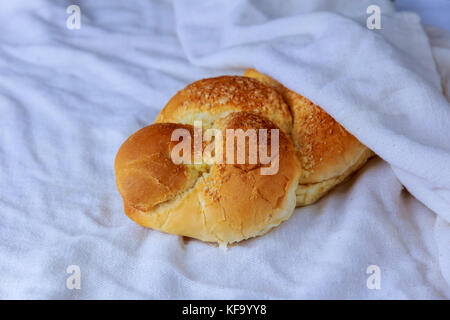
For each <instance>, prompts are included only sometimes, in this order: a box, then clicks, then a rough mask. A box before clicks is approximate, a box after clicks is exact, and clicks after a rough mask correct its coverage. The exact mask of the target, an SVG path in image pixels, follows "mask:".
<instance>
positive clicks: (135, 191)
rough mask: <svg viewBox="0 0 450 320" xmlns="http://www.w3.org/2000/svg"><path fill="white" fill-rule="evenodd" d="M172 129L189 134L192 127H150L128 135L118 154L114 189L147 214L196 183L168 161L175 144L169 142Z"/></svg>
mask: <svg viewBox="0 0 450 320" xmlns="http://www.w3.org/2000/svg"><path fill="white" fill-rule="evenodd" d="M175 129H186V130H189V131H190V132H192V127H191V126H187V125H182V124H174V123H167V124H162V123H160V124H155V125H150V126H147V127H145V128H142V129H140V130H139V131H137V132H136V133H134V134H133V135H131V136H130V137H129V138H128V139H127V140H126V141H125V142H124V143H123V144H122V146H121V147H120V149H119V151H118V152H117V155H116V159H115V163H114V167H115V171H116V180H117V188H118V189H119V192H120V193H121V194H122V196H123V197H124V199H126V200H127V202H128V204H129V205H130V206H134V207H136V208H138V209H141V210H148V209H149V208H151V207H153V206H155V205H157V204H158V203H161V202H164V201H166V200H168V199H170V198H172V197H174V196H175V195H176V194H178V193H179V192H181V191H183V190H185V189H186V188H188V187H190V186H191V185H192V184H193V182H195V179H196V177H197V176H196V173H195V172H193V171H192V170H190V169H189V168H188V167H186V166H184V165H176V164H174V163H173V162H172V160H171V157H170V151H171V148H172V146H173V144H174V142H171V139H170V138H171V134H172V132H173V130H175Z"/></svg>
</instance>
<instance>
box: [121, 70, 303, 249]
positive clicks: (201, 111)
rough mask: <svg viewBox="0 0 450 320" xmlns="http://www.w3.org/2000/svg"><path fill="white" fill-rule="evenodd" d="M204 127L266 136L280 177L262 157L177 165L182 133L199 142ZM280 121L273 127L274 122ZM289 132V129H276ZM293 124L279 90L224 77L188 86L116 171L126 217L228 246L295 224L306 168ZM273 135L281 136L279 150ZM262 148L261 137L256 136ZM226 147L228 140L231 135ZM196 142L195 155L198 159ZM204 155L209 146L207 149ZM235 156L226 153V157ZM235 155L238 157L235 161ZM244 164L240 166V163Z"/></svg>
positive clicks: (127, 147)
mask: <svg viewBox="0 0 450 320" xmlns="http://www.w3.org/2000/svg"><path fill="white" fill-rule="evenodd" d="M199 119H200V120H202V129H210V128H214V129H216V130H219V131H220V132H225V131H226V130H230V129H241V130H243V131H245V132H246V131H247V130H248V129H255V130H259V129H262V130H266V132H267V135H266V139H267V140H266V141H267V148H268V150H267V154H268V155H270V157H271V160H276V163H277V164H278V168H277V169H278V170H276V173H275V174H270V175H265V174H262V169H264V168H265V169H268V168H269V167H270V166H271V163H268V162H263V161H262V159H261V157H260V156H259V155H258V158H257V161H256V163H251V162H250V161H249V160H248V159H249V152H250V146H249V143H250V141H249V140H248V141H247V140H246V143H245V150H246V157H245V162H244V163H241V164H239V163H235V164H228V163H213V164H208V163H207V162H205V161H204V159H202V162H201V163H192V164H190V163H187V164H185V163H180V164H175V163H174V162H173V161H172V158H171V154H172V152H173V150H174V148H175V147H176V145H177V143H178V142H177V141H172V140H173V139H172V134H173V132H174V130H176V129H186V130H187V131H188V132H189V136H191V137H192V136H195V132H194V131H195V127H194V126H193V125H194V121H195V120H199ZM271 120H272V121H271ZM274 122H277V123H279V124H280V126H282V128H283V129H282V130H280V129H279V127H278V126H277V125H276V124H275V123H274ZM291 123H292V120H291V118H290V112H289V108H288V106H287V105H286V104H285V103H284V101H283V99H282V97H281V95H279V94H278V92H276V90H274V89H272V88H270V87H268V86H266V85H264V84H261V83H260V82H259V81H257V80H255V79H250V78H245V77H231V76H227V77H218V78H213V79H205V80H200V81H197V82H194V83H193V84H190V85H188V86H187V87H186V88H185V89H183V90H181V91H180V92H178V93H177V94H176V95H175V96H174V97H173V98H172V99H171V100H170V102H169V103H168V104H167V106H166V107H165V108H164V109H163V110H162V112H161V114H160V115H159V116H158V118H157V119H156V123H155V124H153V125H150V126H148V127H145V128H143V129H141V130H139V131H137V132H136V133H135V134H133V135H132V136H131V137H129V138H128V140H126V141H125V142H124V143H123V145H122V146H121V147H120V149H119V151H118V153H117V156H116V160H115V171H116V178H117V186H118V189H119V192H120V193H121V195H122V197H123V199H124V207H125V212H126V214H127V215H128V216H129V217H130V218H131V219H132V220H134V221H135V222H137V223H138V224H140V225H142V226H145V227H150V228H153V229H157V230H161V231H165V232H168V233H173V234H179V235H183V236H188V237H192V238H197V239H200V240H203V241H211V242H219V243H220V244H228V243H233V242H237V241H241V240H244V239H247V238H250V237H255V236H258V235H262V234H264V233H266V232H267V231H269V230H270V229H271V228H273V227H275V226H277V225H278V224H280V223H281V222H282V221H284V220H286V219H288V218H289V217H290V216H291V214H292V212H293V211H294V208H295V190H296V188H297V186H298V179H299V177H300V166H299V163H298V160H297V157H296V154H295V150H294V146H293V144H292V142H291V140H290V138H289V137H288V134H287V133H285V131H290V129H291V128H290V127H291ZM272 129H275V130H276V132H277V133H278V136H277V142H278V145H277V148H276V149H275V148H274V149H273V150H272V140H273V139H274V138H273V137H272V131H271V130H272ZM256 134H257V137H256V138H257V139H256V141H257V142H258V147H259V146H261V143H260V142H261V134H262V133H261V132H260V131H256ZM223 136H224V138H223V141H222V143H223V145H226V143H227V139H228V136H227V135H226V134H223ZM233 139H234V138H233ZM193 148H194V144H191V150H190V151H191V154H194V153H195V152H194V150H193ZM201 148H202V150H204V149H205V143H204V142H203V143H202V146H201ZM237 148H238V144H237V143H236V144H235V145H234V148H233V149H232V150H229V149H227V148H225V147H224V148H223V150H224V152H223V158H227V156H228V153H233V152H234V151H236V149H237ZM233 156H234V155H233ZM236 162H237V161H236Z"/></svg>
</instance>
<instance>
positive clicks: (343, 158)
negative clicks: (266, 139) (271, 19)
mask: <svg viewBox="0 0 450 320" xmlns="http://www.w3.org/2000/svg"><path fill="white" fill-rule="evenodd" d="M244 76H246V77H250V78H254V79H257V80H259V81H261V82H262V83H264V84H266V85H268V86H271V87H272V88H274V89H275V90H277V91H278V92H279V93H280V94H281V95H282V97H283V98H284V100H285V102H286V103H287V104H288V106H289V108H290V110H291V113H292V116H293V128H292V132H291V137H292V140H293V143H294V145H295V148H296V151H297V154H298V157H299V160H300V164H301V166H302V169H303V172H302V176H301V178H300V183H301V184H307V183H317V182H321V181H324V180H328V179H332V178H335V177H338V176H340V175H342V174H344V173H345V172H346V171H347V169H348V168H349V167H351V166H352V165H353V164H354V162H355V161H356V160H357V159H359V156H360V155H361V154H364V153H365V152H366V151H367V147H366V146H364V145H363V144H361V143H360V142H359V141H358V140H357V139H356V138H355V137H354V136H353V135H352V134H350V133H349V132H348V131H347V130H345V129H344V127H342V126H341V125H340V124H339V123H338V122H337V121H336V120H334V119H333V118H332V117H331V116H330V115H329V114H328V113H326V112H325V111H324V110H323V109H322V108H321V107H319V106H318V105H316V104H314V103H313V102H311V101H310V100H308V99H307V98H305V97H303V96H302V95H300V94H298V93H296V92H294V91H292V90H290V89H288V88H286V87H285V86H283V85H282V84H280V83H279V82H277V81H276V80H274V79H272V78H271V77H269V76H267V75H265V74H262V73H259V72H258V71H256V70H254V69H248V70H247V71H246V72H245V73H244Z"/></svg>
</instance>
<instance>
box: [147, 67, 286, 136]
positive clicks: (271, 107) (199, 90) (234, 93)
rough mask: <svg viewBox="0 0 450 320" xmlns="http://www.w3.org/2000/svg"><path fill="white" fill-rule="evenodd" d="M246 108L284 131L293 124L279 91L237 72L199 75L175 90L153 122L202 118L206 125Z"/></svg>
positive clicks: (183, 121) (190, 122) (191, 121)
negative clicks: (210, 75) (184, 86)
mask: <svg viewBox="0 0 450 320" xmlns="http://www.w3.org/2000/svg"><path fill="white" fill-rule="evenodd" d="M239 111H248V112H251V113H255V114H259V115H262V116H264V117H266V118H268V119H269V120H271V121H273V122H274V123H275V124H277V125H278V126H279V127H280V128H281V129H283V130H284V131H285V132H287V133H289V132H290V131H291V128H292V117H291V113H290V111H289V107H288V106H287V105H286V104H285V103H284V101H283V98H282V97H281V96H280V94H279V93H278V92H277V91H276V90H273V89H272V88H271V87H269V86H266V85H264V84H262V83H261V82H259V81H257V80H255V79H251V78H247V77H240V76H221V77H216V78H208V79H202V80H199V81H195V82H193V83H191V84H189V85H188V86H187V87H186V88H184V89H183V90H180V91H178V93H177V94H175V96H173V97H172V99H170V101H169V102H168V103H167V105H166V106H165V107H164V109H163V110H162V111H161V112H160V114H159V115H158V117H157V118H156V120H155V122H156V123H158V122H176V123H186V124H193V122H194V120H202V121H203V125H204V126H206V127H208V126H210V125H212V123H213V122H214V121H215V120H217V119H219V118H222V117H223V116H225V115H226V114H228V113H231V112H239Z"/></svg>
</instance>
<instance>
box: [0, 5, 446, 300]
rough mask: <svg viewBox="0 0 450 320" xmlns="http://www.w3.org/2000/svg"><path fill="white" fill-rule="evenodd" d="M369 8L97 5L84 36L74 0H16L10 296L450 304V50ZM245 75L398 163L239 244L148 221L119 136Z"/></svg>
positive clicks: (4, 246) (1, 286)
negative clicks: (180, 96) (188, 236)
mask: <svg viewBox="0 0 450 320" xmlns="http://www.w3.org/2000/svg"><path fill="white" fill-rule="evenodd" d="M371 2H373V1H368V2H367V3H365V2H364V1H358V4H357V5H356V4H355V3H356V2H354V1H346V0H341V1H328V2H327V1H316V2H311V1H308V2H300V1H295V2H294V1H292V2H288V1H286V4H284V5H283V6H281V5H279V4H278V2H273V1H271V2H269V1H225V0H224V1H214V4H212V2H210V1H195V2H192V1H176V2H174V3H172V2H169V1H132V2H131V1H117V2H114V4H112V3H111V2H110V1H106V0H105V1H90V2H87V1H86V2H82V4H81V13H82V26H81V29H80V30H68V29H67V28H66V21H65V19H66V18H67V17H68V15H67V14H65V10H66V7H67V6H68V5H70V4H71V3H69V2H66V3H64V2H60V1H49V0H37V1H33V2H29V1H8V2H2V3H1V5H0V6H1V9H2V10H0V18H1V19H0V20H1V21H2V32H0V115H1V116H0V128H1V134H0V181H1V183H0V219H1V223H0V298H58V299H76V298H84V299H89V298H106V299H108V298H206V299H211V298H212V299H217V298H223V299H228V298H233V299H247V298H295V299H298V298H366V299H372V298H444V299H445V298H450V286H449V283H450V247H449V244H450V226H449V223H448V221H450V205H449V201H450V199H449V198H450V197H449V194H450V192H449V190H450V170H449V169H450V168H449V164H450V161H449V160H450V156H449V150H450V140H449V139H448V132H449V129H448V128H449V124H450V122H449V121H450V108H449V104H448V102H447V101H446V100H445V98H444V97H443V95H442V94H441V93H440V79H439V76H438V73H437V71H436V65H435V63H434V61H433V57H432V54H434V55H435V58H436V59H438V60H439V61H440V62H439V63H438V65H439V67H440V68H448V67H449V64H448V60H445V56H446V55H445V53H444V54H442V52H445V50H448V47H447V49H445V46H444V45H443V44H442V45H441V47H442V48H441V47H440V48H441V49H442V50H441V49H439V50H438V49H436V50H437V51H440V52H441V54H437V51H436V50H434V51H433V53H432V51H431V50H430V44H429V39H428V38H427V36H426V34H425V33H424V30H423V28H422V26H421V25H420V22H419V20H418V18H417V16H416V15H413V14H409V13H395V12H394V10H393V9H392V8H391V5H390V4H389V3H388V2H380V3H379V5H380V6H381V9H382V14H383V17H382V28H383V29H382V30H378V31H372V30H368V29H366V28H365V19H366V17H367V15H366V8H367V6H368V5H369V4H372V3H371ZM325 10H326V11H325ZM442 43H445V42H444V41H443V42H442ZM449 46H450V43H449ZM447 52H450V50H448V51H447ZM442 57H444V58H442ZM245 67H256V68H257V69H259V70H260V71H262V72H265V73H268V74H270V75H272V76H274V77H275V78H277V79H279V80H281V81H282V82H283V83H284V84H286V85H287V86H288V87H290V88H292V89H295V90H297V91H299V92H301V93H302V94H304V95H305V96H307V97H309V98H310V99H311V100H313V101H314V102H316V103H318V104H319V105H321V106H322V107H323V108H325V109H326V110H327V111H328V112H330V114H332V115H333V116H334V117H335V118H336V119H337V120H338V121H339V122H341V123H342V124H343V125H344V126H345V127H346V128H347V129H348V130H349V131H350V132H352V133H353V134H355V135H356V136H357V137H358V138H359V139H361V141H363V142H364V143H365V144H367V145H368V146H369V147H371V148H372V149H373V150H374V151H375V152H376V153H378V154H379V155H380V156H381V158H382V159H383V160H382V159H380V158H375V159H372V160H371V161H370V162H369V163H368V165H367V166H366V167H364V168H363V169H362V170H361V171H360V172H359V173H358V174H357V175H355V177H353V178H352V179H351V180H350V181H349V182H347V183H345V184H343V185H341V186H339V187H338V188H336V189H335V190H333V192H331V193H330V194H329V195H327V196H326V197H325V198H323V199H322V200H320V201H319V202H318V203H316V204H314V205H311V206H308V207H305V208H301V209H297V210H296V212H295V213H294V215H293V216H292V218H291V219H290V220H289V221H287V222H285V223H283V224H282V225H281V226H279V227H278V228H276V229H275V230H273V231H272V232H270V233H269V234H267V235H265V236H264V237H260V238H256V239H252V240H249V241H245V242H243V243H241V244H239V245H236V246H233V247H231V248H229V249H228V250H226V251H225V250H221V249H218V248H217V247H215V246H214V245H210V244H205V243H202V242H199V241H195V240H192V241H184V240H183V239H181V238H180V237H177V236H173V235H168V234H163V233H160V232H157V231H152V230H148V229H144V228H142V227H140V226H138V225H136V224H134V223H133V222H132V221H130V220H129V219H128V218H127V217H126V216H125V215H124V213H123V208H122V201H121V198H120V195H119V194H118V192H117V190H116V186H115V181H114V180H115V179H114V171H113V160H114V156H115V154H116V152H117V150H118V148H119V146H120V144H121V143H122V142H123V141H124V140H125V139H126V137H128V136H129V135H130V134H131V133H133V132H134V131H136V130H137V129H139V128H141V127H143V126H145V125H147V124H150V123H151V122H152V121H153V120H154V118H155V116H156V114H157V113H158V111H159V110H160V109H161V108H162V107H163V106H164V104H165V103H166V102H167V101H168V99H169V98H170V97H171V96H172V95H173V94H174V93H175V92H176V91H177V90H179V89H181V88H182V87H183V86H185V85H186V84H187V83H189V82H191V81H194V80H197V79H199V78H204V77H208V76H213V75H219V74H225V73H226V74H236V73H241V72H242V71H243V70H244V68H245ZM446 70H448V69H446ZM445 72H447V71H441V74H446V73H445ZM447 92H448V91H447ZM402 184H403V185H405V186H406V189H408V191H409V192H410V193H409V192H408V191H406V190H405V189H404V188H402ZM411 194H412V195H411ZM416 199H418V200H419V201H418V200H416ZM422 203H423V204H422ZM436 214H437V215H438V217H439V218H437V215H436ZM69 265H78V266H80V269H81V289H80V290H68V289H67V288H66V279H67V277H68V276H69V275H68V274H67V273H66V268H67V267H68V266H69ZM370 265H377V266H379V267H380V269H381V288H380V289H379V290H370V289H368V288H367V286H366V281H367V278H368V277H369V275H368V274H367V273H366V270H367V267H368V266H370Z"/></svg>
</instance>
